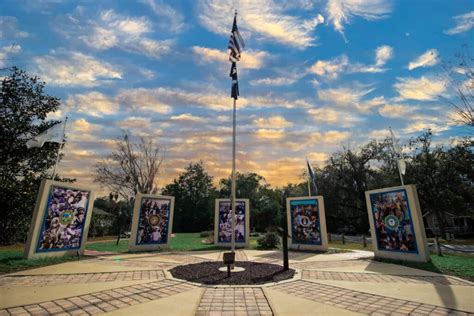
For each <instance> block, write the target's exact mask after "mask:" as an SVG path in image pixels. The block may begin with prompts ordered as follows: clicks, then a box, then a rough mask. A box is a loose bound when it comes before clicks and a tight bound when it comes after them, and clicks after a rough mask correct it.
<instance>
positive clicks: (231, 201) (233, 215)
mask: <svg viewBox="0 0 474 316" xmlns="http://www.w3.org/2000/svg"><path fill="white" fill-rule="evenodd" d="M236 116H237V100H236V99H235V98H234V110H233V120H232V184H231V197H230V203H231V208H232V223H231V224H232V237H231V238H232V239H231V251H232V252H235V140H236V137H235V136H236V135H235V134H236V132H235V129H236Z"/></svg>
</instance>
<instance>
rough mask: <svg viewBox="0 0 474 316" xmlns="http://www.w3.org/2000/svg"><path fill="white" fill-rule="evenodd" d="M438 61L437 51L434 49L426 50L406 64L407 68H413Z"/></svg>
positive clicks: (431, 64)
mask: <svg viewBox="0 0 474 316" xmlns="http://www.w3.org/2000/svg"><path fill="white" fill-rule="evenodd" d="M437 63H439V53H438V51H437V50H436V49H430V50H427V51H426V52H425V53H423V54H421V55H420V56H418V58H416V59H415V60H414V61H411V62H410V63H409V64H408V69H409V70H413V69H415V68H418V67H430V66H434V65H436V64H437Z"/></svg>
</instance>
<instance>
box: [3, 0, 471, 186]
mask: <svg viewBox="0 0 474 316" xmlns="http://www.w3.org/2000/svg"><path fill="white" fill-rule="evenodd" d="M235 9H237V10H238V16H237V19H238V27H239V30H240V32H241V34H242V36H243V38H244V40H245V43H246V47H245V50H244V52H243V54H242V59H241V61H240V62H239V63H238V66H237V67H238V74H239V87H240V98H239V99H238V101H237V122H238V123H237V124H238V127H237V170H238V171H239V172H256V173H258V174H260V175H262V176H264V177H265V179H266V181H267V183H269V184H270V185H272V186H283V185H285V184H287V183H290V182H291V183H295V182H300V181H301V173H302V172H303V170H304V168H305V166H306V162H305V157H307V158H308V159H309V160H310V162H311V163H312V164H313V165H315V166H320V167H321V166H323V165H324V162H325V160H326V159H327V158H328V157H329V156H330V155H331V153H334V152H335V151H338V150H340V149H341V148H342V146H345V147H350V148H357V146H360V145H362V144H365V143H367V142H368V141H369V140H370V139H374V138H375V139H383V138H384V137H386V136H388V134H389V132H388V127H389V126H391V127H392V129H393V130H394V133H395V134H396V135H397V137H399V138H400V140H401V143H402V144H404V143H406V142H407V141H408V139H409V138H410V137H416V136H417V135H420V134H421V133H422V132H423V131H425V130H426V129H427V128H431V129H432V131H433V132H434V134H435V138H434V140H435V142H436V143H447V142H449V141H450V139H453V138H455V137H458V136H462V135H463V134H465V133H466V130H465V129H464V128H462V127H460V126H457V125H456V124H455V123H454V122H453V120H452V119H451V118H450V112H449V107H448V106H447V105H446V102H445V101H443V98H447V99H450V98H454V97H455V96H454V94H453V91H452V89H450V88H449V86H447V85H446V76H445V73H444V71H443V68H442V64H443V62H450V61H453V60H455V57H454V56H455V55H456V54H457V53H459V52H462V51H463V49H464V48H463V46H464V45H466V44H470V45H471V47H470V50H471V51H472V43H474V32H473V27H474V1H472V0H455V1H454V0H453V1H442V0H410V1H409V0H400V1H390V0H367V1H363V0H327V1H326V0H314V1H310V0H258V1H257V0H255V1H251V0H241V1H238V0H234V1H224V0H195V1H192V0H188V1H185V0H174V1H164V0H137V1H132V0H130V1H112V0H109V1H95V0H94V1H92V0H90V1H89V0H84V1H65V0H64V1H61V0H31V1H24V0H4V1H1V2H0V68H2V67H9V66H12V65H16V66H18V67H20V68H23V69H25V70H26V71H27V72H28V73H30V74H31V75H37V76H39V77H40V78H41V79H42V80H44V81H46V83H47V86H46V92H47V93H48V94H50V95H53V96H57V97H59V98H61V107H60V109H59V111H57V112H56V113H54V114H52V115H50V117H49V118H51V119H62V118H64V116H66V115H67V116H68V118H69V120H68V126H67V131H66V134H67V137H68V142H67V144H66V146H65V148H64V154H65V157H64V159H63V161H62V162H61V163H60V165H59V167H58V171H59V173H60V175H61V176H65V177H73V178H76V179H77V183H79V184H83V185H92V186H93V187H96V188H98V189H99V190H102V191H103V192H104V189H103V188H100V187H99V186H98V185H97V184H95V183H93V179H94V165H95V164H96V163H97V162H98V161H101V160H103V159H104V158H105V157H106V156H107V155H108V154H109V153H110V152H111V151H112V150H113V149H114V148H115V140H116V139H117V138H119V137H120V136H121V135H122V133H123V131H129V132H131V133H132V134H133V135H136V136H150V137H153V139H154V140H155V141H156V142H157V143H159V144H160V145H162V146H164V147H165V148H166V155H165V159H164V162H163V164H162V167H161V172H160V175H159V177H158V179H157V185H158V187H163V186H164V185H166V184H167V183H170V182H171V181H172V179H174V178H176V177H177V176H178V175H179V173H181V172H182V171H183V170H184V168H185V167H186V166H187V165H188V164H189V163H190V162H197V161H200V160H201V161H203V163H204V167H205V168H206V170H207V171H208V172H209V174H210V175H212V176H214V178H215V181H216V183H217V182H218V181H219V179H221V178H224V177H228V176H229V174H230V171H231V157H232V99H231V98H230V88H231V78H229V71H230V62H229V61H228V50H227V43H228V39H229V35H230V30H231V27H232V21H233V16H234V10H235ZM440 96H441V97H442V98H441V99H440Z"/></svg>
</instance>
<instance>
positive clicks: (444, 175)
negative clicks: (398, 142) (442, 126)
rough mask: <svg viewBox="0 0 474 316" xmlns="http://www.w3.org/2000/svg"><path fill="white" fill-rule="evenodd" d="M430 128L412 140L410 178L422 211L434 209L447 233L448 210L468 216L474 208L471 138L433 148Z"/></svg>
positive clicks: (408, 173) (410, 144)
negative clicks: (452, 144)
mask: <svg viewBox="0 0 474 316" xmlns="http://www.w3.org/2000/svg"><path fill="white" fill-rule="evenodd" d="M432 136H433V135H432V133H431V131H428V132H426V133H424V134H423V135H421V136H419V137H417V138H414V139H412V140H410V143H409V147H410V151H411V157H410V163H409V164H408V165H407V180H408V181H410V182H411V183H413V184H416V186H417V190H418V196H419V198H420V204H421V208H422V212H423V214H426V213H427V212H433V213H434V215H435V217H436V219H437V222H438V225H439V227H440V233H441V234H442V236H444V233H445V226H446V213H451V214H458V215H467V214H468V213H469V212H471V214H469V215H472V210H473V209H474V187H473V183H474V153H473V152H472V146H473V142H472V140H469V139H464V140H460V141H458V142H457V143H456V144H455V145H454V146H451V147H444V146H435V147H434V148H433V147H432V144H431V139H432Z"/></svg>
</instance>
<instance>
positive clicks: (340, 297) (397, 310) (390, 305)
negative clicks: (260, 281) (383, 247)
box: [272, 280, 463, 315]
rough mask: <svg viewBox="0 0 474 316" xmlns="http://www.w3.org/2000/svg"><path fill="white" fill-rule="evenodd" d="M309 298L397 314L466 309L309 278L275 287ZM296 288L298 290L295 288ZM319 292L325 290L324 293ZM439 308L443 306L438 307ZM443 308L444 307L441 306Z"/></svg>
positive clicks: (363, 310)
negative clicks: (355, 288)
mask: <svg viewBox="0 0 474 316" xmlns="http://www.w3.org/2000/svg"><path fill="white" fill-rule="evenodd" d="M272 288H273V289H275V290H278V291H283V292H285V293H288V294H290V293H291V295H295V296H298V297H301V298H304V299H307V300H311V301H315V302H320V303H323V304H327V305H332V306H335V307H339V308H343V309H346V310H352V311H356V310H357V312H360V313H364V314H371V315H395V314H404V315H405V314H408V313H410V315H414V314H423V315H426V314H430V313H431V312H433V311H434V310H439V311H447V312H449V313H458V312H460V313H462V312H463V311H459V310H454V309H448V308H444V307H438V306H435V305H431V304H422V303H417V302H411V301H407V300H403V299H394V298H389V297H384V296H381V295H375V294H374V295H370V294H367V293H363V292H359V291H352V290H347V289H344V288H340V287H336V286H330V285H326V284H319V283H314V282H308V281H304V280H299V281H293V282H288V283H282V284H278V285H275V286H273V287H272ZM295 290H296V291H295ZM319 293H325V295H321V294H319ZM368 295H369V296H372V297H373V299H375V301H374V303H371V304H370V305H366V304H363V303H366V302H365V301H366V300H367V297H368ZM438 308H439V309H438ZM441 308H443V310H441Z"/></svg>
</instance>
